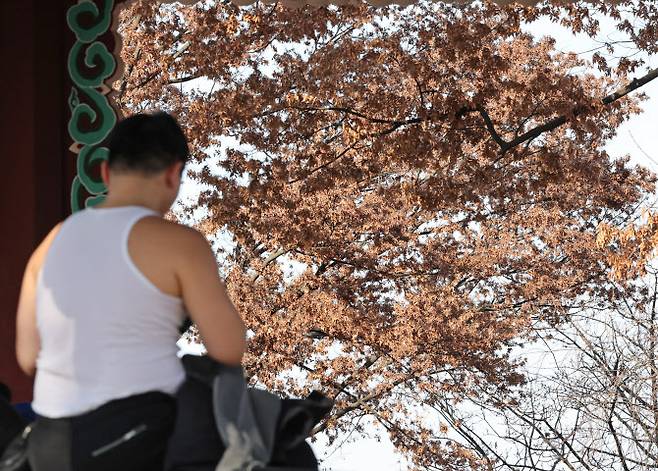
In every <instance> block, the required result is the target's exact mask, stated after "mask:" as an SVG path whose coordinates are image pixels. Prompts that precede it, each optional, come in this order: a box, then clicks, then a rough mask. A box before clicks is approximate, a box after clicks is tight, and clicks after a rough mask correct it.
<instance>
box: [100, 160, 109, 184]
mask: <svg viewBox="0 0 658 471" xmlns="http://www.w3.org/2000/svg"><path fill="white" fill-rule="evenodd" d="M101 178H102V179H103V183H105V187H108V186H110V164H109V163H108V162H107V160H103V161H102V162H101Z"/></svg>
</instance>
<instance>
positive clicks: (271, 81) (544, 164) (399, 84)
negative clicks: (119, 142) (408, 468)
mask: <svg viewBox="0 0 658 471" xmlns="http://www.w3.org/2000/svg"><path fill="white" fill-rule="evenodd" d="M558 3H562V4H566V3H567V2H556V3H555V4H549V5H548V6H545V7H542V8H543V9H541V10H533V9H527V8H522V7H519V6H510V7H506V8H503V9H501V8H500V7H498V6H495V5H491V4H485V5H484V6H481V5H480V6H478V5H472V6H464V7H450V6H446V5H443V4H433V3H419V4H418V5H416V6H415V7H413V8H407V9H400V8H395V7H391V8H387V9H377V8H374V7H370V6H368V5H367V4H357V5H352V6H343V7H340V8H338V7H328V8H318V9H315V8H306V9H300V10H286V9H285V8H282V7H280V6H276V5H260V4H259V5H256V6H254V7H251V8H248V9H239V8H237V7H235V6H233V5H232V4H230V3H228V2H217V4H216V5H208V4H207V3H206V4H205V6H201V5H197V6H191V7H179V8H174V7H162V8H159V7H157V6H156V5H155V4H154V3H149V2H144V3H137V4H135V5H133V6H132V7H130V9H128V10H126V11H125V12H124V13H123V15H122V25H121V32H122V34H123V36H124V43H123V44H124V47H123V50H122V57H123V60H124V62H125V64H126V72H125V76H124V78H123V79H122V80H121V81H119V82H118V83H117V84H116V89H117V90H119V93H118V94H117V101H118V103H119V104H120V105H121V106H122V107H123V108H124V109H125V110H126V111H127V112H131V111H135V110H140V109H145V108H149V107H154V106H157V107H159V108H164V109H168V110H171V111H173V112H175V113H176V114H177V115H178V117H179V118H180V120H181V121H182V123H183V125H184V128H185V129H186V131H187V133H188V136H189V138H190V141H191V143H192V147H193V154H194V158H195V159H196V161H197V162H199V163H201V164H203V169H202V170H200V171H198V172H196V173H195V178H196V179H197V180H198V181H199V182H200V183H201V184H203V185H206V188H207V190H205V191H204V193H203V194H202V198H201V200H200V201H199V205H200V206H202V207H205V208H207V209H208V215H207V217H206V219H205V220H204V221H203V222H202V224H200V227H203V228H204V230H205V231H206V233H207V234H208V235H209V236H213V235H215V234H217V233H218V232H219V231H226V232H228V233H229V234H231V235H232V236H233V237H234V238H235V240H236V241H237V246H236V248H235V250H234V251H233V253H231V254H229V256H228V258H227V259H226V266H225V267H224V268H225V269H226V270H227V272H228V273H229V275H228V277H227V280H226V281H227V285H228V288H229V292H230V294H231V297H232V299H233V301H234V303H235V305H236V306H237V307H238V309H239V310H240V312H241V313H242V315H243V316H244V318H245V320H246V322H247V324H248V326H249V328H250V330H251V332H252V334H253V336H252V337H251V339H250V342H249V352H248V355H247V357H246V360H245V367H246V368H247V370H248V371H249V373H250V374H251V375H252V379H253V380H254V381H259V382H261V383H262V384H264V385H265V386H267V387H268V388H272V389H276V390H280V391H285V392H288V393H292V394H298V395H301V394H305V393H306V392H308V390H309V389H312V388H319V389H322V390H323V391H325V392H327V393H328V394H330V395H331V396H333V397H335V399H336V408H335V411H334V413H333V415H332V416H331V418H330V419H329V420H328V421H327V422H326V423H324V424H322V426H321V427H320V428H319V429H318V431H319V430H326V431H327V432H328V433H329V434H330V436H336V434H339V433H341V432H344V431H346V430H348V429H350V428H351V427H352V426H353V424H354V421H355V419H357V418H358V417H360V416H362V415H369V416H371V417H372V418H373V419H374V420H376V421H377V422H379V423H380V424H381V425H383V426H384V427H385V428H386V429H387V430H388V431H389V432H390V436H391V439H392V440H393V442H394V443H395V445H396V446H397V447H398V449H399V450H401V451H403V452H407V453H408V454H409V456H411V457H412V458H413V460H414V462H415V463H416V465H417V466H418V467H419V468H423V469H473V468H478V467H481V466H486V462H484V461H482V460H481V459H480V458H478V457H477V455H476V454H473V453H472V452H471V451H469V449H468V447H467V446H465V445H464V444H462V443H458V442H457V441H455V440H454V437H453V435H451V434H450V433H446V431H445V430H444V429H443V428H442V426H439V424H438V423H437V424H436V426H434V425H433V424H430V425H428V424H423V423H422V422H421V421H419V420H414V418H413V417H414V416H413V410H414V404H410V403H409V401H408V400H407V399H406V397H407V394H406V393H407V392H408V391H415V392H426V394H424V395H423V397H425V400H426V401H427V402H428V404H430V405H431V403H432V401H439V400H441V401H445V400H447V401H453V402H454V403H459V401H460V400H461V399H462V398H464V397H466V396H468V395H472V394H479V393H480V391H482V390H483V389H486V390H487V391H488V394H489V397H491V398H492V399H491V403H492V404H495V403H496V402H497V401H504V400H505V398H506V397H507V396H508V395H510V394H512V391H513V389H514V387H515V386H516V385H518V384H520V383H521V382H522V377H521V376H520V375H519V374H518V373H517V370H516V366H517V365H516V364H514V362H512V361H510V359H509V355H508V353H509V349H510V348H511V347H512V346H513V345H514V343H515V342H516V341H517V340H518V339H520V338H523V337H524V336H528V335H530V334H531V327H532V325H533V323H534V322H537V321H543V322H548V323H552V324H558V323H560V322H562V321H563V320H564V319H565V317H566V316H568V309H567V306H568V305H569V303H570V302H571V301H572V300H574V299H576V298H578V297H581V296H584V295H589V296H605V295H606V292H605V290H603V289H601V286H602V285H603V282H604V281H605V280H606V279H607V278H608V276H609V274H610V266H609V263H608V256H609V253H608V250H609V247H608V246H606V245H605V244H603V245H602V244H597V240H596V237H597V233H596V230H597V226H598V225H599V224H601V223H607V224H609V225H611V226H614V225H616V224H618V221H620V220H623V219H624V218H627V217H629V216H630V215H631V214H633V212H634V210H635V207H636V205H637V204H638V203H639V202H640V201H641V200H642V198H643V197H644V195H645V194H646V192H647V191H650V190H652V189H653V183H654V178H653V176H652V175H650V174H649V173H648V172H647V171H645V170H643V169H641V168H630V167H629V165H628V164H627V161H626V160H616V161H611V159H610V156H608V155H607V154H606V152H605V151H604V150H603V145H604V144H605V142H606V140H607V139H609V138H610V137H611V136H613V135H614V133H615V129H616V128H617V127H618V126H619V124H620V123H621V122H623V121H624V120H625V119H626V118H627V117H628V116H629V114H631V113H635V112H637V111H638V106H637V102H636V101H635V100H634V99H631V98H628V97H624V98H621V99H617V100H615V101H613V102H612V103H610V104H607V105H604V104H603V103H602V102H601V98H602V97H604V96H606V95H607V94H608V93H610V92H611V91H613V90H614V89H616V88H617V87H618V86H619V83H620V80H623V79H625V78H626V74H627V72H628V71H630V70H631V69H632V67H631V66H630V65H629V64H628V63H626V62H624V63H622V64H621V67H618V66H617V65H614V66H612V65H610V64H603V65H601V64H599V65H601V67H602V68H603V69H605V70H606V71H607V72H608V73H609V74H610V75H609V76H608V77H606V78H599V77H598V76H596V75H595V74H593V73H591V72H582V73H578V74H575V73H574V72H573V71H574V70H576V69H581V70H583V69H584V70H587V69H588V68H589V69H591V68H592V66H591V65H590V64H587V63H586V62H585V61H584V60H582V59H579V58H578V57H577V56H576V55H574V54H561V53H558V52H557V51H555V49H554V47H553V46H554V43H553V41H552V40H550V39H543V40H541V41H536V40H534V39H533V38H532V37H531V36H530V35H528V34H526V33H523V32H522V31H521V29H520V25H521V23H522V22H523V21H527V20H528V19H533V18H535V17H536V16H537V15H552V16H554V17H556V18H557V17H558V16H560V15H566V16H565V19H564V22H565V24H567V25H568V26H570V27H572V28H573V29H574V30H584V31H587V32H591V33H592V34H593V33H594V29H593V26H592V21H593V20H592V17H591V12H593V11H595V10H597V9H598V10H599V11H607V12H608V14H609V15H610V16H612V17H614V16H615V15H617V14H618V13H619V12H620V11H621V8H626V7H628V3H629V2H620V6H619V7H612V6H607V4H606V3H604V2H602V1H600V2H598V3H597V2H594V3H593V4H580V3H579V4H577V5H576V6H560V5H559V4H558ZM636 4H638V5H644V8H647V9H648V10H647V12H646V15H645V16H644V17H643V18H645V19H646V18H650V15H651V12H652V11H653V10H652V9H653V8H654V7H653V6H652V5H653V4H652V2H648V1H645V2H636ZM638 8H639V7H638ZM565 12H566V13H565ZM619 21H620V24H622V26H624V27H626V26H625V24H624V23H623V20H621V19H620V20H619ZM629 28H630V27H629ZM633 28H637V25H633ZM651 28H653V29H651ZM631 29H632V28H631ZM654 30H655V24H651V25H650V27H649V26H646V27H644V29H643V28H641V27H640V28H639V29H632V31H631V32H632V33H633V35H634V36H633V38H632V39H633V40H634V41H635V42H636V44H637V46H638V47H640V48H645V49H646V50H647V51H648V52H654V51H653V49H652V48H654V47H655V43H652V42H650V41H648V40H647V39H646V38H648V37H653V38H655V34H654V35H652V34H653V33H652V32H654ZM635 65H636V66H637V64H635ZM198 77H203V78H205V79H207V82H206V83H210V84H212V86H208V87H205V88H203V89H195V90H191V91H190V90H188V91H183V90H182V88H181V84H183V83H185V82H188V81H190V80H193V79H195V78H198ZM560 116H564V117H565V118H566V119H565V120H564V121H565V122H566V123H565V125H564V126H560V127H557V128H556V129H552V130H550V132H546V133H540V134H538V135H537V136H534V137H533V138H532V139H530V140H525V141H524V142H519V143H517V144H516V145H514V146H509V145H506V143H510V142H514V140H515V138H516V137H518V136H520V135H522V134H523V133H525V132H527V131H529V130H531V129H532V128H535V127H536V126H540V125H542V124H543V123H546V122H548V121H550V120H551V119H554V118H557V117H560ZM222 136H223V137H227V136H229V137H233V138H235V139H237V140H238V142H239V145H236V146H233V148H231V149H229V150H228V151H227V152H226V153H225V154H223V153H221V152H220V151H219V147H220V146H222V145H224V144H222V143H223V142H225V141H222V140H221V139H220V138H222ZM192 209H194V208H190V211H191V210H192ZM281 260H286V261H294V262H298V263H301V264H303V266H304V267H305V268H304V270H303V271H302V272H301V273H300V274H299V275H298V276H296V277H295V278H294V279H292V280H289V279H287V278H286V276H285V273H284V269H283V268H282V265H281V264H280V263H279V262H280V261H281ZM291 368H297V370H298V371H299V372H300V373H299V374H297V375H291V374H286V372H288V371H289V370H290V369H291Z"/></svg>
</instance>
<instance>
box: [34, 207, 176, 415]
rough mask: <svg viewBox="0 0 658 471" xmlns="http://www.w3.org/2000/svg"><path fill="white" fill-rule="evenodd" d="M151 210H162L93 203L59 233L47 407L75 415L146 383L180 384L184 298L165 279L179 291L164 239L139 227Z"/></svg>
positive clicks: (46, 309)
mask: <svg viewBox="0 0 658 471" xmlns="http://www.w3.org/2000/svg"><path fill="white" fill-rule="evenodd" d="M144 218H149V219H150V218H154V219H161V218H160V217H159V215H157V213H155V212H154V211H152V210H150V209H147V208H144V207H141V206H122V207H112V208H100V209H93V208H92V209H87V210H84V211H81V212H80V213H77V214H75V215H73V216H71V217H70V218H68V219H67V220H66V221H65V222H64V223H63V224H62V226H61V227H60V230H59V232H58V234H57V235H56V236H55V237H54V239H53V241H52V244H51V246H50V247H49V250H48V252H47V254H46V256H45V259H44V262H43V265H42V268H41V271H40V273H39V277H38V281H37V325H38V327H39V334H40V338H41V350H40V353H39V357H38V360H37V375H36V380H35V393H34V396H35V397H34V409H35V411H36V412H37V413H39V414H41V415H43V416H46V417H51V418H56V417H67V416H73V415H77V414H80V413H83V412H86V411H88V410H91V409H93V408H95V407H97V406H99V405H101V404H103V403H105V402H107V401H109V400H113V399H119V398H122V397H127V396H130V395H133V394H139V393H142V392H146V391H162V392H166V393H169V394H172V393H174V392H175V390H176V389H177V387H178V385H179V384H180V382H181V381H182V379H183V376H184V375H183V370H182V367H181V365H180V362H179V361H178V359H177V357H176V350H177V348H176V340H177V338H178V336H179V332H178V329H179V326H180V324H181V323H182V321H183V319H184V308H183V301H182V299H181V298H180V297H179V296H176V295H174V294H169V293H167V292H166V291H163V289H162V288H161V287H160V286H158V284H160V285H163V286H164V288H165V290H169V291H175V290H174V289H172V288H173V287H172V286H170V285H167V283H166V281H167V280H174V281H175V275H174V267H173V263H172V261H171V260H167V257H166V256H164V254H163V253H162V247H159V244H158V241H157V240H155V241H152V242H151V244H149V241H148V240H147V237H148V233H145V231H143V230H140V231H139V232H138V233H136V234H132V232H134V231H133V229H134V226H136V225H138V224H139V225H140V226H141V225H142V224H140V223H139V221H140V220H142V219H144ZM155 222H156V224H166V223H165V222H164V221H162V222H159V221H155ZM151 224H152V223H151ZM146 232H148V231H146ZM129 239H130V242H131V244H130V245H133V250H130V248H129ZM135 246H137V247H141V249H140V250H137V251H135V248H137V247H135ZM131 252H132V253H139V261H138V264H136V263H135V261H133V256H132V254H131ZM143 270H144V271H143ZM152 280H153V281H152Z"/></svg>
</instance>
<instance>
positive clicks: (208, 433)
mask: <svg viewBox="0 0 658 471" xmlns="http://www.w3.org/2000/svg"><path fill="white" fill-rule="evenodd" d="M182 361H183V365H184V367H185V372H186V374H187V378H186V380H185V382H184V383H183V385H182V386H181V388H180V390H179V392H178V394H177V400H178V410H177V418H176V426H175V428H174V434H173V436H172V437H171V439H170V443H169V447H168V455H167V458H166V460H165V470H166V471H215V470H217V471H229V470H239V471H244V470H254V471H256V470H258V471H266V470H267V471H269V470H271V471H275V470H276V471H288V470H290V471H302V470H304V471H316V470H317V469H318V462H317V459H316V458H315V455H314V454H313V451H312V449H311V447H310V446H309V445H308V444H307V443H306V441H305V439H306V437H307V436H308V435H309V433H310V431H311V430H312V428H313V427H314V426H315V425H316V424H317V423H319V422H320V420H322V418H323V417H324V416H325V415H326V414H327V413H328V412H329V411H330V410H331V408H332V406H333V403H332V401H331V400H329V399H328V398H327V397H325V396H324V395H322V394H320V393H319V392H313V393H311V394H310V395H309V397H308V398H306V399H281V398H279V397H278V396H276V395H274V394H271V393H269V392H267V391H263V390H259V389H254V388H247V386H246V382H245V379H244V375H243V372H242V368H240V367H228V366H226V365H222V364H220V363H218V362H216V361H214V360H213V359H211V358H210V357H207V356H204V357H199V356H193V355H185V356H184V357H183V359H182ZM218 463H219V464H218Z"/></svg>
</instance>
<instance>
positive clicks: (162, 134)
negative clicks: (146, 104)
mask: <svg viewBox="0 0 658 471" xmlns="http://www.w3.org/2000/svg"><path fill="white" fill-rule="evenodd" d="M105 143H106V146H107V148H108V149H109V151H110V152H109V158H108V163H109V166H110V169H112V170H115V171H131V172H140V173H142V174H146V175H152V174H154V173H158V172H160V171H162V170H164V169H165V168H167V167H168V166H170V165H171V164H173V163H176V162H179V161H180V162H183V167H184V166H185V163H186V162H187V159H188V157H189V150H188V147H187V139H186V138H185V134H183V130H182V129H181V128H180V126H179V125H178V123H177V122H176V119H175V118H174V117H173V116H171V115H170V114H167V113H164V112H158V113H153V114H146V113H143V114H136V115H133V116H130V117H129V118H126V119H124V120H123V121H120V122H119V123H117V125H116V126H115V127H114V129H113V130H112V132H110V135H109V136H108V137H107V139H106V141H105Z"/></svg>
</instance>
